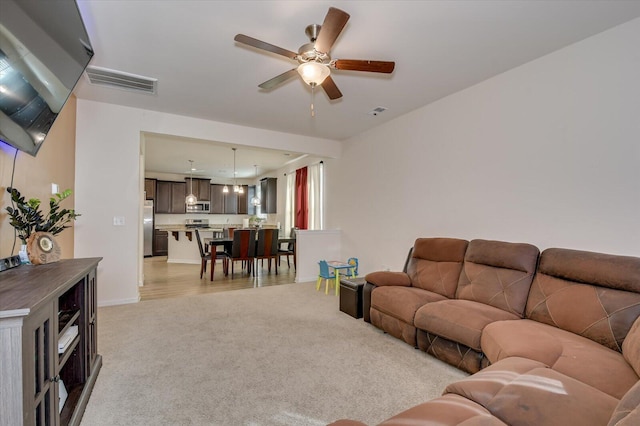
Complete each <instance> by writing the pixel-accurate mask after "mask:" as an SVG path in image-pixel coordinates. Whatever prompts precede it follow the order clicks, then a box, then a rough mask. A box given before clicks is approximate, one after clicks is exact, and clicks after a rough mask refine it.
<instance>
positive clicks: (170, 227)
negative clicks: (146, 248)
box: [156, 225, 223, 232]
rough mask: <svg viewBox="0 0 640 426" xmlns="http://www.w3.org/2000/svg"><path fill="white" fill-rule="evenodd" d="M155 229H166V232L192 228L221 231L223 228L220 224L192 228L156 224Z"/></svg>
mask: <svg viewBox="0 0 640 426" xmlns="http://www.w3.org/2000/svg"><path fill="white" fill-rule="evenodd" d="M156 229H157V230H158V231H167V232H187V231H193V230H194V229H198V230H200V231H203V232H204V231H206V232H222V231H223V228H222V227H220V226H207V227H202V228H200V227H198V228H192V227H188V226H186V225H156Z"/></svg>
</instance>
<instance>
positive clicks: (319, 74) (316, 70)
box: [298, 61, 331, 117]
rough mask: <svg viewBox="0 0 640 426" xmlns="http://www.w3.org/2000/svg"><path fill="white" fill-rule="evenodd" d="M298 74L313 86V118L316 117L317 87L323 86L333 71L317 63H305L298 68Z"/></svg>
mask: <svg viewBox="0 0 640 426" xmlns="http://www.w3.org/2000/svg"><path fill="white" fill-rule="evenodd" d="M298 74H300V77H302V79H303V80H304V82H305V83H307V84H308V85H309V86H311V117H315V116H316V111H315V108H314V106H313V99H314V94H315V88H316V86H319V85H321V84H322V82H323V81H324V80H325V79H326V78H327V77H329V74H331V71H330V70H329V67H328V66H326V65H324V64H322V63H320V62H316V61H309V62H304V63H302V64H300V65H299V66H298Z"/></svg>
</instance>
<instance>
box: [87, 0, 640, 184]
mask: <svg viewBox="0 0 640 426" xmlns="http://www.w3.org/2000/svg"><path fill="white" fill-rule="evenodd" d="M78 5H79V8H80V11H81V13H82V15H83V18H84V20H85V25H86V26H87V31H88V33H89V37H90V39H91V42H92V44H93V47H94V50H95V52H96V54H95V56H94V58H93V60H92V63H91V64H92V65H95V66H99V67H105V68H109V69H114V70H118V71H124V72H128V73H133V74H137V75H143V76H148V77H153V78H157V79H158V94H157V95H146V94H140V93H134V92H126V91H123V90H117V89H111V88H105V87H100V86H93V85H91V84H89V83H88V82H87V80H86V79H85V78H82V79H81V80H80V82H79V84H78V86H77V88H76V91H75V93H76V95H77V96H78V97H79V98H82V99H90V100H96V101H101V102H107V103H113V104H119V105H126V106H132V107H137V108H144V109H148V110H155V111H162V112H167V113H173V114H178V115H185V116H190V117H196V118H203V119H209V120H214V121H220V122H227V123H234V124H240V125H244V126H249V127H256V128H264V129H270V130H276V131H281V132H288V133H293V134H301V135H309V136H315V137H323V138H330V139H337V140H344V139H347V138H349V137H351V136H353V135H356V134H358V133H361V132H363V131H365V130H367V129H370V128H372V127H375V126H377V125H379V124H381V123H383V122H385V121H388V120H390V119H393V118H395V117H398V116H400V115H402V114H405V113H407V112H409V111H412V110H414V109H416V108H419V107H421V106H424V105H426V104H429V103H431V102H433V101H435V100H437V99H440V98H442V97H445V96H447V95H450V94H452V93H455V92H457V91H460V90H463V89H465V88H467V87H469V86H472V85H474V84H476V83H479V82H481V81H483V80H485V79H487V78H490V77H492V76H494V75H497V74H499V73H501V72H504V71H506V70H509V69H511V68H514V67H517V66H519V65H521V64H524V63H526V62H528V61H531V60H533V59H535V58H538V57H540V56H543V55H545V54H548V53H550V52H553V51H554V50H557V49H560V48H562V47H564V46H567V45H569V44H571V43H574V42H576V41H579V40H582V39H584V38H586V37H589V36H591V35H594V34H596V33H599V32H601V31H604V30H606V29H608V28H610V27H613V26H616V25H618V24H620V23H623V22H626V21H628V20H631V19H634V18H637V17H639V16H640V1H637V0H632V1H615V0H604V1H587V0H583V1H576V0H569V1H564V0H562V1H561V0H556V1H537V0H530V1H511V0H498V1H484V0H476V1H472V0H468V1H331V2H328V1H211V0H210V1H206V0H199V1H190V0H158V1H152V0H128V1H121V0H78ZM330 6H333V7H337V8H340V9H342V10H344V11H346V12H347V13H349V14H350V15H351V19H350V20H349V22H348V23H347V25H346V27H345V29H344V31H343V32H342V34H341V35H340V37H339V38H338V40H337V42H336V43H335V45H334V47H333V49H332V51H331V56H332V58H334V59H373V60H384V61H395V62H396V68H395V71H394V72H393V74H391V75H379V74H373V73H366V72H354V71H335V70H333V71H332V76H333V77H334V81H335V82H336V84H337V86H338V87H339V88H340V90H341V91H342V93H343V95H344V97H343V98H341V99H339V100H335V101H329V99H328V98H327V96H326V95H325V94H324V92H323V91H317V92H316V96H315V109H316V116H315V118H312V117H311V116H310V110H309V105H310V100H311V90H310V88H309V87H308V86H306V85H305V84H304V83H303V82H302V80H301V79H299V78H296V79H294V80H292V81H289V82H287V83H285V84H283V85H281V86H280V87H277V88H276V89H273V90H271V91H264V90H262V89H259V88H258V84H260V83H262V82H264V81H266V80H268V79H270V78H272V77H274V76H276V75H278V74H281V73H282V72H284V71H287V70H289V69H291V68H294V67H295V66H296V64H297V63H295V62H293V61H291V60H289V59H287V58H285V57H283V56H278V55H275V54H271V53H267V52H263V51H260V50H257V49H254V48H251V47H246V46H244V45H240V44H238V43H236V42H234V40H233V38H234V36H235V35H236V34H238V33H243V34H246V35H249V36H251V37H254V38H257V39H260V40H262V41H265V42H268V43H271V44H274V45H277V46H280V47H283V48H285V49H289V50H293V51H297V50H298V47H299V46H301V45H302V44H304V43H307V42H308V39H307V38H306V36H305V34H304V29H305V27H306V26H307V25H309V24H312V23H317V24H321V23H322V21H323V19H324V16H325V14H326V12H327V10H328V8H329V7H330ZM378 106H382V107H386V108H388V110H387V111H385V112H384V113H382V114H379V115H377V116H375V117H374V116H371V115H368V114H367V112H369V111H371V110H372V109H373V108H376V107H378ZM164 142H166V138H162V142H159V144H162V143H164ZM174 142H175V143H174V144H168V146H169V147H171V146H174V148H177V149H176V150H175V151H174V152H173V154H174V155H175V156H174V157H172V156H171V155H169V156H165V157H166V158H169V159H173V160H172V161H169V162H167V161H166V160H165V161H164V166H163V161H161V160H158V163H157V164H154V165H153V166H150V165H149V164H148V165H147V168H148V169H149V168H150V167H152V168H163V167H165V166H167V165H168V164H170V163H171V162H173V163H175V162H179V161H186V160H187V159H188V158H185V155H183V154H182V153H181V152H184V150H182V149H181V148H180V147H181V144H182V143H187V142H189V141H182V142H180V141H177V140H175V139H174ZM190 142H191V143H192V144H193V141H190ZM152 145H153V144H150V145H149V146H152ZM164 145H167V144H166V143H165V144H164ZM196 145H197V144H196ZM199 145H200V146H201V147H202V148H203V149H208V148H207V147H208V146H209V147H210V144H209V145H207V144H199ZM165 148H166V147H165ZM165 148H163V149H165ZM224 148H225V149H226V150H228V151H230V149H229V147H228V146H226V147H224ZM197 154H198V152H193V154H192V155H193V156H195V155H197ZM247 154H248V153H247ZM199 155H200V157H199V158H209V157H212V156H211V155H206V154H205V153H204V152H199ZM239 155H240V152H239ZM256 155H257V154H256ZM176 156H177V157H176ZM247 156H250V155H247ZM218 157H220V156H218ZM222 157H224V155H223V156H222ZM276 157H283V158H282V160H283V163H284V161H286V159H285V158H284V157H285V156H284V155H283V153H278V155H276ZM196 158H197V157H196ZM196 158H193V159H196ZM229 159H231V160H232V156H231V155H229ZM229 159H225V160H224V161H225V162H226V163H225V164H227V165H228V160H229ZM211 161H212V163H211V170H221V169H223V168H224V167H225V166H224V164H222V163H217V162H216V161H215V160H214V159H212V160H211ZM261 161H262V160H259V159H256V160H253V159H252V160H251V161H249V167H250V168H251V169H252V170H253V164H256V163H258V164H260V163H261ZM265 161H266V160H265ZM184 164H185V165H184V166H183V167H182V169H183V171H184V170H187V169H188V165H187V163H184ZM260 165H261V164H260ZM245 166H246V164H245ZM269 167H271V166H269ZM196 168H202V167H200V166H198V165H196ZM265 168H266V167H265Z"/></svg>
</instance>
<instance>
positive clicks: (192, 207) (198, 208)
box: [187, 201, 211, 213]
mask: <svg viewBox="0 0 640 426" xmlns="http://www.w3.org/2000/svg"><path fill="white" fill-rule="evenodd" d="M210 211H211V203H210V202H209V201H198V202H196V203H195V204H187V213H209V212H210Z"/></svg>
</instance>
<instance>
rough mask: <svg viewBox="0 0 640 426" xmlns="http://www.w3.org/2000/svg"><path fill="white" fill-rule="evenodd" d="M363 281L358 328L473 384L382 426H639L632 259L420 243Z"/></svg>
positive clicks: (637, 294) (637, 279)
mask: <svg viewBox="0 0 640 426" xmlns="http://www.w3.org/2000/svg"><path fill="white" fill-rule="evenodd" d="M366 280H367V284H366V285H365V291H364V296H365V315H364V317H365V321H369V322H371V323H372V324H373V325H375V326H376V327H378V328H380V329H382V330H384V331H385V332H387V333H389V334H391V335H392V336H395V337H397V338H399V339H402V340H404V341H405V342H407V343H408V344H411V345H413V346H415V347H418V348H420V349H421V350H423V351H425V352H428V353H429V354H431V355H433V356H435V357H437V358H439V359H441V360H443V361H445V362H447V363H450V364H452V365H455V366H457V367H458V368H461V369H463V370H465V371H467V372H469V373H472V375H471V376H469V377H467V378H466V379H463V380H460V381H458V382H455V383H452V384H450V385H449V386H448V387H447V388H446V389H445V390H444V394H443V396H441V397H440V398H436V399H434V400H432V401H428V402H425V403H423V404H420V405H418V406H415V407H413V408H409V409H408V410H406V411H404V412H402V413H400V414H398V415H396V416H394V417H392V418H390V419H388V420H386V421H384V422H383V423H381V424H382V425H385V426H391V425H408V424H420V425H423V424H425V425H429V424H433V425H436V424H437V425H545V426H546V425H569V424H576V425H577V424H579V425H608V426H614V425H616V426H623V425H640V408H639V407H638V405H639V404H640V381H639V380H640V378H639V376H640V320H638V317H640V258H635V257H629V256H614V255H608V254H600V253H592V252H585V251H577V250H568V249H558V248H550V249H547V250H545V251H543V252H542V254H540V253H539V250H538V249H537V248H536V247H535V246H532V245H530V244H522V243H509V242H501V241H488V240H472V241H470V242H467V241H465V240H460V239H452V238H419V239H417V240H416V242H415V244H414V247H413V248H412V250H411V251H410V252H409V256H408V259H407V262H406V264H405V268H404V271H403V272H374V273H371V274H368V275H367V276H366ZM332 425H341V426H347V425H362V423H360V422H357V421H353V420H339V421H337V422H335V423H332Z"/></svg>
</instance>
